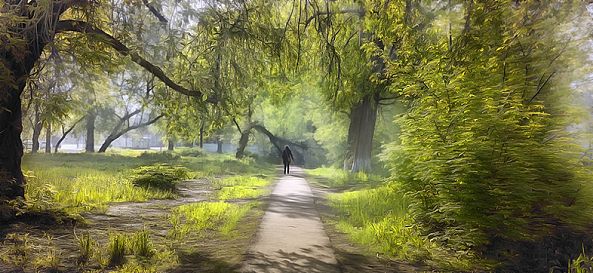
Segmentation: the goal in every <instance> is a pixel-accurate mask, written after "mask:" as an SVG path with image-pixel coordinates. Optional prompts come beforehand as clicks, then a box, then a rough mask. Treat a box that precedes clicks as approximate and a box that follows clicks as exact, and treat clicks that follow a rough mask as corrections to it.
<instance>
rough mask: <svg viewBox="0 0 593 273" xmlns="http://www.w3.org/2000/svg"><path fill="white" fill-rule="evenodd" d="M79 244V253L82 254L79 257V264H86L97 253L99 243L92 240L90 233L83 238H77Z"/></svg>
mask: <svg viewBox="0 0 593 273" xmlns="http://www.w3.org/2000/svg"><path fill="white" fill-rule="evenodd" d="M76 239H77V243H78V251H79V252H80V254H79V256H78V263H79V264H86V263H87V262H88V261H89V259H90V258H91V257H92V256H93V253H94V252H95V247H96V246H97V242H95V240H93V239H92V238H91V234H90V233H88V232H87V233H84V234H82V236H81V237H78V238H76Z"/></svg>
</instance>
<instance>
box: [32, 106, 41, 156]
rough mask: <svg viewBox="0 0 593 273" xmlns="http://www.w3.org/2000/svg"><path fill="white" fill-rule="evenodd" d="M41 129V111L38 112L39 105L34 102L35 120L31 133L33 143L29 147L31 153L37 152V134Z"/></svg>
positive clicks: (39, 133) (38, 134)
mask: <svg viewBox="0 0 593 273" xmlns="http://www.w3.org/2000/svg"><path fill="white" fill-rule="evenodd" d="M42 129H43V122H41V113H39V105H38V104H37V103H36V104H35V120H34V121H33V135H32V136H31V141H32V142H33V145H32V147H31V153H33V154H34V153H37V152H38V151H39V136H40V135H41V130H42Z"/></svg>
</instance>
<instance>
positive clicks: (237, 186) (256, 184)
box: [213, 176, 270, 200]
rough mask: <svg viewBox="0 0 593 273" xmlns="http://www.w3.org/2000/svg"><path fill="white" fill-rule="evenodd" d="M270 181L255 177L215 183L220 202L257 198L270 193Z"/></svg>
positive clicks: (228, 179) (226, 179)
mask: <svg viewBox="0 0 593 273" xmlns="http://www.w3.org/2000/svg"><path fill="white" fill-rule="evenodd" d="M269 184H270V181H269V180H266V179H262V178H259V177H253V176H231V177H227V178H224V179H219V180H216V181H214V182H213V185H214V187H215V188H216V189H218V190H219V191H218V199H219V200H229V199H247V198H257V197H259V196H262V195H264V194H266V193H268V190H267V189H264V187H266V186H268V185H269Z"/></svg>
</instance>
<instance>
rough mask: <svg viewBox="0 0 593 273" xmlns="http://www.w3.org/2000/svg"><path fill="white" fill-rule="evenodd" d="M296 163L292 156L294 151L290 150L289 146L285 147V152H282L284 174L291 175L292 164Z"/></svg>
mask: <svg viewBox="0 0 593 273" xmlns="http://www.w3.org/2000/svg"><path fill="white" fill-rule="evenodd" d="M291 161H294V157H293V156H292V151H291V150H290V148H288V145H286V146H284V150H283V151H282V163H283V164H284V174H289V173H290V162H291Z"/></svg>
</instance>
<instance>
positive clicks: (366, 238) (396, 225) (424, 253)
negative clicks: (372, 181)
mask: <svg viewBox="0 0 593 273" xmlns="http://www.w3.org/2000/svg"><path fill="white" fill-rule="evenodd" d="M328 200H329V204H330V206H331V207H332V208H334V209H335V210H336V212H337V214H338V220H337V223H336V228H337V229H338V230H340V231H341V232H344V233H346V234H348V235H349V237H350V238H351V239H352V240H353V241H354V242H356V243H359V244H361V245H364V246H366V247H367V248H368V249H369V250H370V251H372V252H374V253H381V254H382V255H385V256H388V257H395V258H398V259H401V260H406V261H412V262H420V261H422V262H429V263H435V264H437V265H438V266H439V267H444V268H451V269H452V270H465V269H468V268H470V261H471V258H472V257H470V256H469V254H468V255H466V256H465V257H464V255H461V254H459V253H457V254H458V255H450V253H449V252H447V250H445V249H443V248H442V247H441V246H440V245H439V244H437V243H435V242H432V241H430V240H429V239H428V237H426V236H424V234H421V233H420V229H419V228H418V227H417V226H416V225H415V222H414V219H413V218H412V216H411V214H410V211H409V209H408V206H409V200H408V199H407V198H406V196H405V195H404V194H403V193H402V192H401V191H400V190H399V189H398V186H397V184H395V183H391V184H387V185H383V186H379V187H377V188H372V189H363V190H357V191H349V192H343V193H334V194H330V195H329V196H328Z"/></svg>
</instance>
